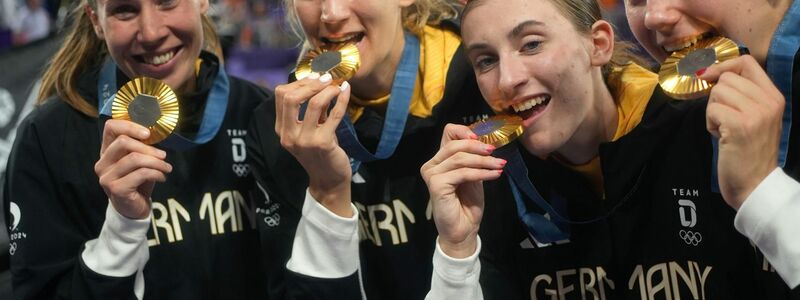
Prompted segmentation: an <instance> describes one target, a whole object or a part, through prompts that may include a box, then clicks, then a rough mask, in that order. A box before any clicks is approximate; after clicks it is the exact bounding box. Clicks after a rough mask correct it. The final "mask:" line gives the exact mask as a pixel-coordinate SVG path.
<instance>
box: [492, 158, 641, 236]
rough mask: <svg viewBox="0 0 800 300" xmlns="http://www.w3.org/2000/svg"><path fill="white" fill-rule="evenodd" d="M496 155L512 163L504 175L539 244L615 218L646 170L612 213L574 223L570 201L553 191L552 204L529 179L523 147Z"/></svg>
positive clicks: (528, 227)
mask: <svg viewBox="0 0 800 300" xmlns="http://www.w3.org/2000/svg"><path fill="white" fill-rule="evenodd" d="M493 155H494V156H495V157H499V158H503V159H505V160H506V161H507V162H508V163H507V164H506V166H505V167H504V168H503V172H504V173H505V174H506V176H508V179H509V180H508V183H509V185H510V186H511V193H512V194H513V195H514V202H515V203H516V206H517V214H518V216H519V219H520V221H522V223H523V224H525V227H526V229H527V230H528V233H530V234H531V236H533V237H534V238H535V239H536V241H537V242H539V243H555V242H558V241H563V240H567V239H569V236H570V226H569V225H570V224H576V225H584V224H591V223H594V222H597V221H600V220H603V219H606V218H608V217H609V216H611V214H613V213H614V212H615V211H616V210H617V209H618V208H619V207H620V206H622V204H624V203H625V202H626V201H627V199H629V198H630V197H631V195H632V193H633V192H634V191H635V190H636V187H637V186H638V185H639V181H640V180H641V178H642V176H643V174H644V171H645V169H646V168H644V169H643V170H642V172H641V173H640V174H639V178H638V179H637V182H636V184H635V185H634V188H633V189H632V190H631V191H630V192H628V194H627V195H625V196H624V197H623V198H622V199H620V201H619V202H617V204H615V205H614V207H612V208H611V209H610V210H608V212H606V213H605V214H603V215H601V216H598V217H595V218H592V219H588V220H571V219H568V218H566V217H564V216H565V215H566V214H567V201H566V200H565V199H564V198H563V197H561V195H559V194H558V193H557V192H555V191H552V192H551V193H550V196H551V197H550V198H551V199H550V202H547V200H545V199H544V197H542V195H541V194H539V191H538V190H537V189H536V186H534V185H533V183H532V182H531V180H530V177H528V167H527V166H526V165H525V161H524V160H523V159H522V155H521V154H520V153H519V147H518V146H517V145H516V144H513V145H506V146H505V147H501V148H500V149H497V150H495V152H494V154H493ZM528 204H531V205H533V206H536V207H539V209H541V210H542V211H544V212H545V215H542V214H540V213H537V212H535V211H532V210H531V209H529V208H528Z"/></svg>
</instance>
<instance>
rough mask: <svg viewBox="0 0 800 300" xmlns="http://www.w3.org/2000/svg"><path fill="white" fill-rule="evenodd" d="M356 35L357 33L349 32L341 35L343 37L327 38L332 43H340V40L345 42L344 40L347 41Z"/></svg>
mask: <svg viewBox="0 0 800 300" xmlns="http://www.w3.org/2000/svg"><path fill="white" fill-rule="evenodd" d="M356 36H358V34H350V35H347V36H343V37H340V38H328V40H329V41H331V42H333V43H341V42H346V41H349V40H351V39H354V38H356Z"/></svg>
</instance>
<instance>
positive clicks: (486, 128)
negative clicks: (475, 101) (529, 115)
mask: <svg viewBox="0 0 800 300" xmlns="http://www.w3.org/2000/svg"><path fill="white" fill-rule="evenodd" d="M469 129H470V130H472V132H474V133H475V134H476V135H477V136H478V140H479V141H481V142H482V143H484V144H489V145H492V146H495V148H500V147H502V146H505V145H507V144H509V143H511V142H512V141H514V140H515V139H516V138H517V137H519V136H520V135H522V131H523V128H522V118H520V117H518V116H515V115H495V116H492V117H489V118H488V119H484V120H480V121H478V122H475V123H472V125H469Z"/></svg>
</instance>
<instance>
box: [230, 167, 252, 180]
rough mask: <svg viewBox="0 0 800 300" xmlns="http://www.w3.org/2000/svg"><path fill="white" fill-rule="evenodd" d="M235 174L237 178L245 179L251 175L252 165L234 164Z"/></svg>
mask: <svg viewBox="0 0 800 300" xmlns="http://www.w3.org/2000/svg"><path fill="white" fill-rule="evenodd" d="M233 173H236V176H239V177H245V176H247V174H250V165H248V164H233Z"/></svg>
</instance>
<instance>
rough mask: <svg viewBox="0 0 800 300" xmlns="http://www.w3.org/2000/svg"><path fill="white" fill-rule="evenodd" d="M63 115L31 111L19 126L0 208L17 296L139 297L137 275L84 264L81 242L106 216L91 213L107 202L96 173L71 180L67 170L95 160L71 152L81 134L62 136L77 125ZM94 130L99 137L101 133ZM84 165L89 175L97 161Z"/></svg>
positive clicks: (94, 232) (48, 110)
mask: <svg viewBox="0 0 800 300" xmlns="http://www.w3.org/2000/svg"><path fill="white" fill-rule="evenodd" d="M46 106H47V105H46ZM60 106H64V107H65V106H66V105H64V104H63V103H60ZM62 108H63V107H62ZM43 110H44V111H43ZM65 114H66V113H65V112H64V111H63V109H62V111H57V110H56V111H54V110H53V105H50V106H48V107H45V108H44V109H38V110H37V111H34V112H33V113H32V114H31V115H30V116H28V117H27V118H26V120H25V121H24V122H23V123H22V124H21V125H20V127H19V129H18V133H17V137H16V141H15V143H14V146H13V149H12V151H11V154H10V156H9V160H8V166H7V169H6V176H5V180H4V183H3V184H4V185H5V188H4V191H3V202H4V203H3V205H4V207H5V211H6V212H7V215H6V219H7V220H8V223H9V224H8V225H9V226H8V227H7V229H8V230H9V236H10V237H11V245H10V246H11V250H10V254H11V274H12V286H13V291H14V299H56V298H58V299H135V296H134V293H133V283H134V277H133V276H130V277H125V278H114V277H108V276H103V275H100V274H97V273H95V272H93V271H92V270H90V269H89V268H88V267H86V266H85V265H84V264H83V262H82V261H81V258H80V257H81V252H82V250H83V245H84V243H85V242H86V241H88V240H91V239H94V238H96V237H97V236H98V234H99V229H100V228H101V225H102V223H101V224H94V223H96V222H98V221H97V220H99V222H102V220H103V219H104V218H103V217H102V215H100V216H97V215H93V212H97V213H99V214H102V212H103V211H104V210H105V206H106V205H107V203H108V201H107V199H106V198H104V194H103V193H102V190H100V189H99V185H98V184H97V178H96V176H95V177H93V178H70V177H67V176H69V175H68V174H67V173H65V171H67V172H68V171H75V170H74V169H72V166H73V165H74V164H76V163H80V162H78V161H80V160H81V158H82V157H89V156H91V155H88V156H81V155H74V153H70V152H69V150H70V149H71V147H72V146H73V145H75V144H81V143H82V142H81V140H82V138H83V137H81V136H80V135H79V136H72V137H69V138H67V137H65V136H64V135H63V133H65V132H71V131H69V130H73V129H74V127H73V126H76V124H77V123H80V122H77V123H75V122H67V121H66V120H68V119H69V118H68V117H66V116H65ZM86 119H87V120H84V121H87V122H88V123H92V124H94V122H93V121H91V118H88V117H87V118H86ZM91 133H93V134H95V135H96V136H95V137H94V138H99V137H98V136H97V135H99V133H98V132H97V131H95V130H92V131H91ZM86 137H88V136H86ZM81 147H84V148H87V147H86V145H81ZM97 151H99V146H98V150H97ZM95 152H96V151H95ZM95 157H96V156H95ZM83 163H84V164H88V165H89V166H90V167H89V170H92V168H91V165H93V164H94V161H89V162H83ZM67 169H69V170H67ZM67 182H70V183H69V184H68V183H67ZM84 182H85V183H86V184H84ZM92 182H93V183H94V185H92V184H89V183H92ZM88 197H94V198H95V199H90V198H88ZM98 197H99V198H98ZM95 206H100V208H99V209H98V208H96V207H95ZM93 220H94V221H93Z"/></svg>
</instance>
